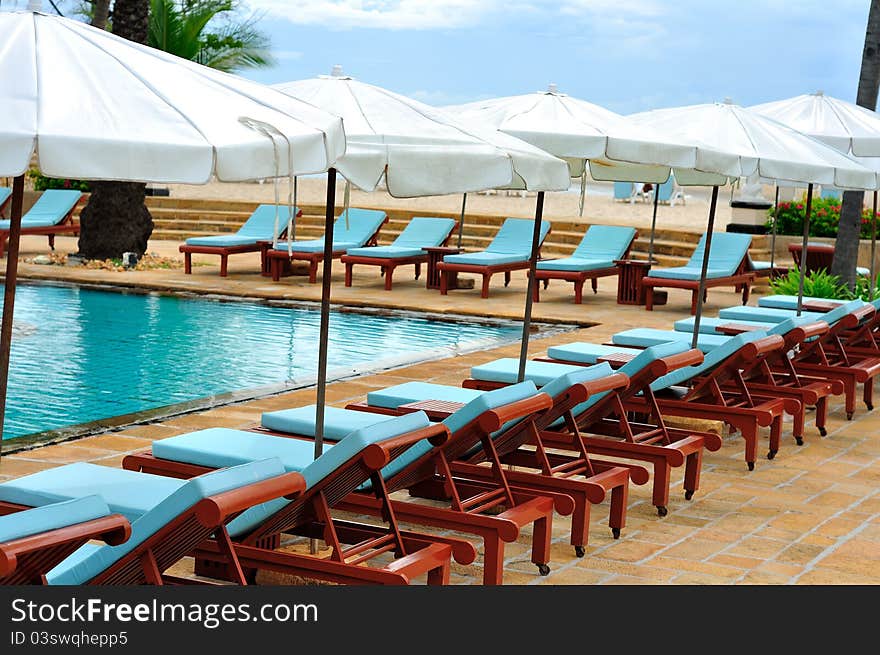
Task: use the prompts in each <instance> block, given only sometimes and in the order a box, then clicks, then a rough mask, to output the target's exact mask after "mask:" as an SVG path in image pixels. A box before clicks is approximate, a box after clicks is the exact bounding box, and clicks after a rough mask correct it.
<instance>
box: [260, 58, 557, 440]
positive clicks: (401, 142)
mask: <svg viewBox="0 0 880 655" xmlns="http://www.w3.org/2000/svg"><path fill="white" fill-rule="evenodd" d="M275 88H277V89H279V90H281V91H283V92H285V93H290V94H291V95H293V96H295V97H297V98H301V99H303V100H306V101H308V102H311V103H313V104H314V105H316V106H318V107H320V108H322V109H325V110H327V111H330V112H332V113H334V114H337V115H339V116H341V117H342V118H343V121H344V122H345V135H346V140H347V147H346V153H345V155H344V156H343V157H341V158H340V159H339V161H338V162H337V167H338V169H339V171H340V173H342V175H343V176H344V177H345V178H346V180H350V181H351V183H353V184H354V185H355V186H358V187H360V188H361V189H364V190H366V191H371V190H373V189H375V188H376V186H377V184H378V183H379V182H380V180H382V178H383V176H384V179H385V183H386V186H387V188H388V192H389V193H390V194H391V195H392V196H395V197H416V196H433V195H445V194H453V193H464V194H466V193H467V192H469V191H480V190H483V189H492V188H514V189H529V190H534V191H538V201H537V208H536V217H535V231H534V235H533V248H532V259H531V266H532V269H533V270H532V272H534V267H535V264H536V259H537V254H536V253H537V239H538V237H539V234H540V229H539V228H540V223H541V215H542V212H543V202H544V192H545V191H556V190H565V189H567V188H568V186H569V183H570V173H569V169H568V165H567V164H566V162H564V161H562V160H560V159H558V158H556V157H553V156H551V155H548V154H547V153H546V152H543V151H542V150H540V149H538V148H535V147H533V146H531V145H529V144H528V143H525V142H523V141H520V140H518V139H515V138H512V137H509V136H507V135H505V134H500V133H498V132H497V131H495V130H493V129H487V128H485V127H478V126H475V125H470V124H467V123H465V122H464V121H461V120H460V119H459V118H457V117H455V116H453V115H451V114H449V113H447V112H444V111H442V110H439V109H437V108H435V107H431V106H429V105H426V104H424V103H422V102H419V101H417V100H414V99H412V98H408V97H406V96H403V95H400V94H397V93H394V92H392V91H389V90H387V89H384V88H381V87H378V86H374V85H372V84H367V83H365V82H361V81H359V80H356V79H354V78H352V77H350V76H348V75H345V74H344V73H343V72H342V67H341V66H334V67H333V71H332V72H331V74H330V75H320V76H318V77H316V78H310V79H305V80H297V81H293V82H286V83H282V84H277V85H275ZM332 234H333V233H332V226H328V231H326V232H325V240H326V243H330V242H332ZM331 260H332V257H330V256H329V254H327V253H325V257H324V274H323V280H322V282H323V284H324V286H325V288H326V290H327V294H328V296H329V290H330V287H329V284H330V271H331V264H330V262H331ZM533 278H534V275H531V276H530V279H529V285H530V286H529V293H527V294H526V308H525V312H524V321H523V337H522V339H523V348H524V349H526V350H527V345H528V338H529V324H530V321H531V300H532V294H531V284H533ZM322 300H323V295H322ZM321 346H322V349H326V343H325V340H324V339H322V341H321ZM322 352H323V350H322ZM325 360H326V358H325V359H324V360H322V361H325ZM523 367H524V356H523ZM320 374H321V371H320V370H319V375H320ZM523 375H524V370H523ZM322 393H323V391H322V382H321V378H319V389H318V394H319V396H318V398H319V401H318V411H319V419H318V422H317V425H316V440H315V442H316V448H320V447H321V441H322V427H323V416H322V414H321V412H322V411H323V409H322V407H323V402H322Z"/></svg>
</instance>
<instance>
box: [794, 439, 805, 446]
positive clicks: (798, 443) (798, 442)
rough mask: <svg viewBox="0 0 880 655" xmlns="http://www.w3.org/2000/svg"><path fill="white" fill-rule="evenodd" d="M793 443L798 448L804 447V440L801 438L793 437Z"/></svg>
mask: <svg viewBox="0 0 880 655" xmlns="http://www.w3.org/2000/svg"><path fill="white" fill-rule="evenodd" d="M794 442H795V443H796V444H797V445H798V446H803V445H804V438H803V437H795V438H794Z"/></svg>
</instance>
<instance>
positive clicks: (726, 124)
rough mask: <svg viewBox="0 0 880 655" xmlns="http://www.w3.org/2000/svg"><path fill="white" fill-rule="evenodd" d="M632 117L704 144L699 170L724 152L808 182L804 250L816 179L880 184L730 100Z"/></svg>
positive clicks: (765, 174)
mask: <svg viewBox="0 0 880 655" xmlns="http://www.w3.org/2000/svg"><path fill="white" fill-rule="evenodd" d="M630 118H631V119H632V120H634V121H635V122H637V123H639V124H640V125H645V126H646V127H650V128H652V129H655V130H658V131H661V132H663V133H668V134H670V135H671V136H672V137H673V138H679V139H682V140H686V141H688V142H691V143H696V144H699V148H698V156H697V165H696V166H695V171H696V172H697V173H699V172H700V171H704V170H706V168H708V167H709V166H714V163H715V161H714V153H717V152H722V153H725V154H728V155H733V156H735V157H736V159H737V162H736V165H737V167H738V168H739V172H738V173H735V174H734V175H735V176H736V177H750V176H753V175H756V176H758V177H761V178H772V179H777V180H785V181H788V182H799V183H802V184H807V185H808V186H807V188H808V195H807V214H806V215H807V220H805V221H804V251H805V252H806V244H807V240H808V233H809V215H810V202H811V199H812V189H813V184H833V185H835V186H838V187H842V188H855V189H874V188H876V186H877V176H876V175H875V174H874V173H873V172H872V171H870V170H869V169H867V168H865V167H864V166H862V165H860V164H859V163H858V162H856V161H855V160H854V159H852V158H850V157H848V156H846V155H844V154H842V153H840V152H839V151H837V150H835V149H834V148H831V147H830V146H828V145H825V144H824V143H822V142H821V141H818V140H817V139H814V138H812V137H809V136H807V135H805V134H802V133H800V132H798V131H796V130H794V129H792V128H790V127H788V126H786V125H783V124H782V123H779V122H777V121H775V120H773V119H770V118H767V117H766V116H763V115H761V114H757V113H755V112H752V111H750V110H748V109H745V108H743V107H741V106H739V105H735V104H733V103H732V102H731V101H730V100H725V102H715V103H707V104H700V105H691V106H686V107H674V108H670V109H658V110H653V111H647V112H641V113H638V114H633V115H631V116H630ZM704 145H705V146H706V147H707V148H710V149H712V150H713V152H712V153H709V155H708V156H707V157H703V156H702V153H701V152H700V151H701V149H702V147H703V146H704ZM676 177H677V178H678V179H679V182H680V183H681V184H699V183H700V181H699V179H698V178H699V175H697V176H695V177H693V178H690V179H689V174H688V172H687V171H682V172H681V173H679V172H677V173H676ZM717 197H718V185H717V184H714V185H713V189H712V202H711V205H710V210H709V221H708V225H707V232H706V246H705V251H704V256H703V266H702V274H701V279H700V287H701V288H700V289H699V291H698V297H697V314H696V317H695V320H694V338H693V344H694V347H696V343H697V335H698V333H699V327H700V317H701V315H702V308H703V295H704V288H703V285H704V283H705V278H706V270H707V266H708V260H709V252H710V248H711V242H712V231H713V228H714V223H715V205H716V200H717ZM803 274H804V267H802V268H801V282H800V288H799V291H798V314H800V308H801V305H802V299H803Z"/></svg>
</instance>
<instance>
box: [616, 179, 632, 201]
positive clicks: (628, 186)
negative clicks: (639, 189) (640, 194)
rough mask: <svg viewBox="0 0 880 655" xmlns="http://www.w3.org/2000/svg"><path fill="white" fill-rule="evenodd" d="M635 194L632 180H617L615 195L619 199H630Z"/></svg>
mask: <svg viewBox="0 0 880 655" xmlns="http://www.w3.org/2000/svg"><path fill="white" fill-rule="evenodd" d="M632 194H633V183H632V182H615V183H614V197H615V198H617V199H618V200H629V199H630V198H631V197H632Z"/></svg>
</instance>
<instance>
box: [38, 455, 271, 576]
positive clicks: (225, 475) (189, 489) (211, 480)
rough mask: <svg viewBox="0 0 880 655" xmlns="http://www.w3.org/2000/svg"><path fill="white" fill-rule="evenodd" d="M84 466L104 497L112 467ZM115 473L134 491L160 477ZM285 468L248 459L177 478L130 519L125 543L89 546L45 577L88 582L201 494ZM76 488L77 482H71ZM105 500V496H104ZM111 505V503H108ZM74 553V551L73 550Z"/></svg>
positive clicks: (249, 515)
mask: <svg viewBox="0 0 880 655" xmlns="http://www.w3.org/2000/svg"><path fill="white" fill-rule="evenodd" d="M83 466H89V467H91V469H92V470H91V471H87V472H88V474H89V475H90V477H91V479H92V481H93V484H94V486H95V488H96V491H97V493H98V495H101V496H102V497H103V493H101V491H100V489H101V481H102V479H103V478H104V477H105V474H104V473H103V471H101V470H100V469H106V470H113V469H110V468H109V467H106V466H97V465H89V464H84V465H83ZM63 468H64V467H59V468H56V469H50V470H49V471H43V472H42V473H51V472H53V471H60V469H63ZM115 472H117V473H123V474H126V475H127V477H128V487H129V488H130V489H131V490H132V491H135V490H137V488H138V487H140V486H142V485H150V484H152V480H151V478H161V476H156V475H150V474H148V473H138V472H136V471H125V470H117V471H115ZM283 472H284V468H283V467H282V466H281V462H280V461H279V460H278V459H277V458H271V459H264V460H260V461H257V462H251V463H248V464H244V465H242V466H235V467H232V468H226V469H221V470H219V471H212V472H210V473H206V474H205V475H200V476H198V477H195V478H191V479H190V480H185V481H184V480H178V481H177V482H182V484H180V485H179V486H178V488H177V489H176V490H174V491H172V492H171V493H170V494H168V495H167V496H166V497H165V498H163V499H161V500H160V501H159V502H158V503H156V505H155V506H153V507H152V508H150V509H149V510H148V511H147V512H146V513H144V514H143V515H142V516H140V517H139V518H137V519H136V520H134V521H132V524H131V537H130V538H129V539H128V541H126V542H125V543H122V544H120V545H118V546H109V545H106V546H101V547H100V548H97V549H94V550H92V551H91V552H90V553H88V555H87V556H85V557H83V556H75V557H73V558H72V559H70V558H69V559H68V560H65V561H64V562H61V564H59V565H58V566H56V567H55V568H54V569H53V570H52V571H50V572H49V574H48V575H47V578H48V580H49V583H50V584H56V585H70V584H82V583H84V582H88V581H89V580H91V579H92V578H94V577H95V576H97V575H98V574H100V573H101V572H103V571H105V570H106V569H107V568H108V567H109V566H111V565H113V564H114V563H116V562H117V561H119V560H120V559H122V558H123V557H125V555H127V554H128V553H130V552H132V551H133V550H134V549H135V548H137V547H138V546H139V545H140V544H142V543H143V542H144V541H146V540H147V539H149V538H150V537H151V536H152V535H153V534H155V533H156V532H157V531H159V530H160V529H161V528H163V527H164V526H166V525H167V524H168V523H170V522H171V521H173V520H174V519H175V518H177V517H178V516H180V515H181V514H182V513H183V512H185V511H186V510H188V509H190V508H191V507H192V506H193V505H195V504H196V503H198V502H199V501H200V500H202V499H204V498H208V497H209V496H213V495H216V494H220V493H223V492H225V491H230V490H232V489H237V488H240V487H242V486H246V485H248V484H253V483H256V482H260V481H262V480H266V479H269V478H272V477H275V476H278V475H281V474H282V473H283ZM59 475H60V477H62V478H66V477H67V475H66V474H65V473H64V472H61V473H60V474H59ZM119 479H120V478H119V476H116V477H114V478H113V479H112V480H111V484H112V485H114V486H115V485H116V484H117V483H118V481H119ZM74 486H75V487H76V488H78V487H79V486H78V485H74ZM105 500H106V498H105ZM107 504H108V506H110V507H111V509H112V504H111V503H109V502H108V503H107ZM261 518H263V515H262V514H261V507H260V506H257V507H255V508H251V509H248V510H246V511H245V512H244V513H242V514H241V515H240V516H239V517H238V518H237V519H236V520H237V521H242V523H246V522H247V521H250V520H261ZM75 555H76V554H75Z"/></svg>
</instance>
